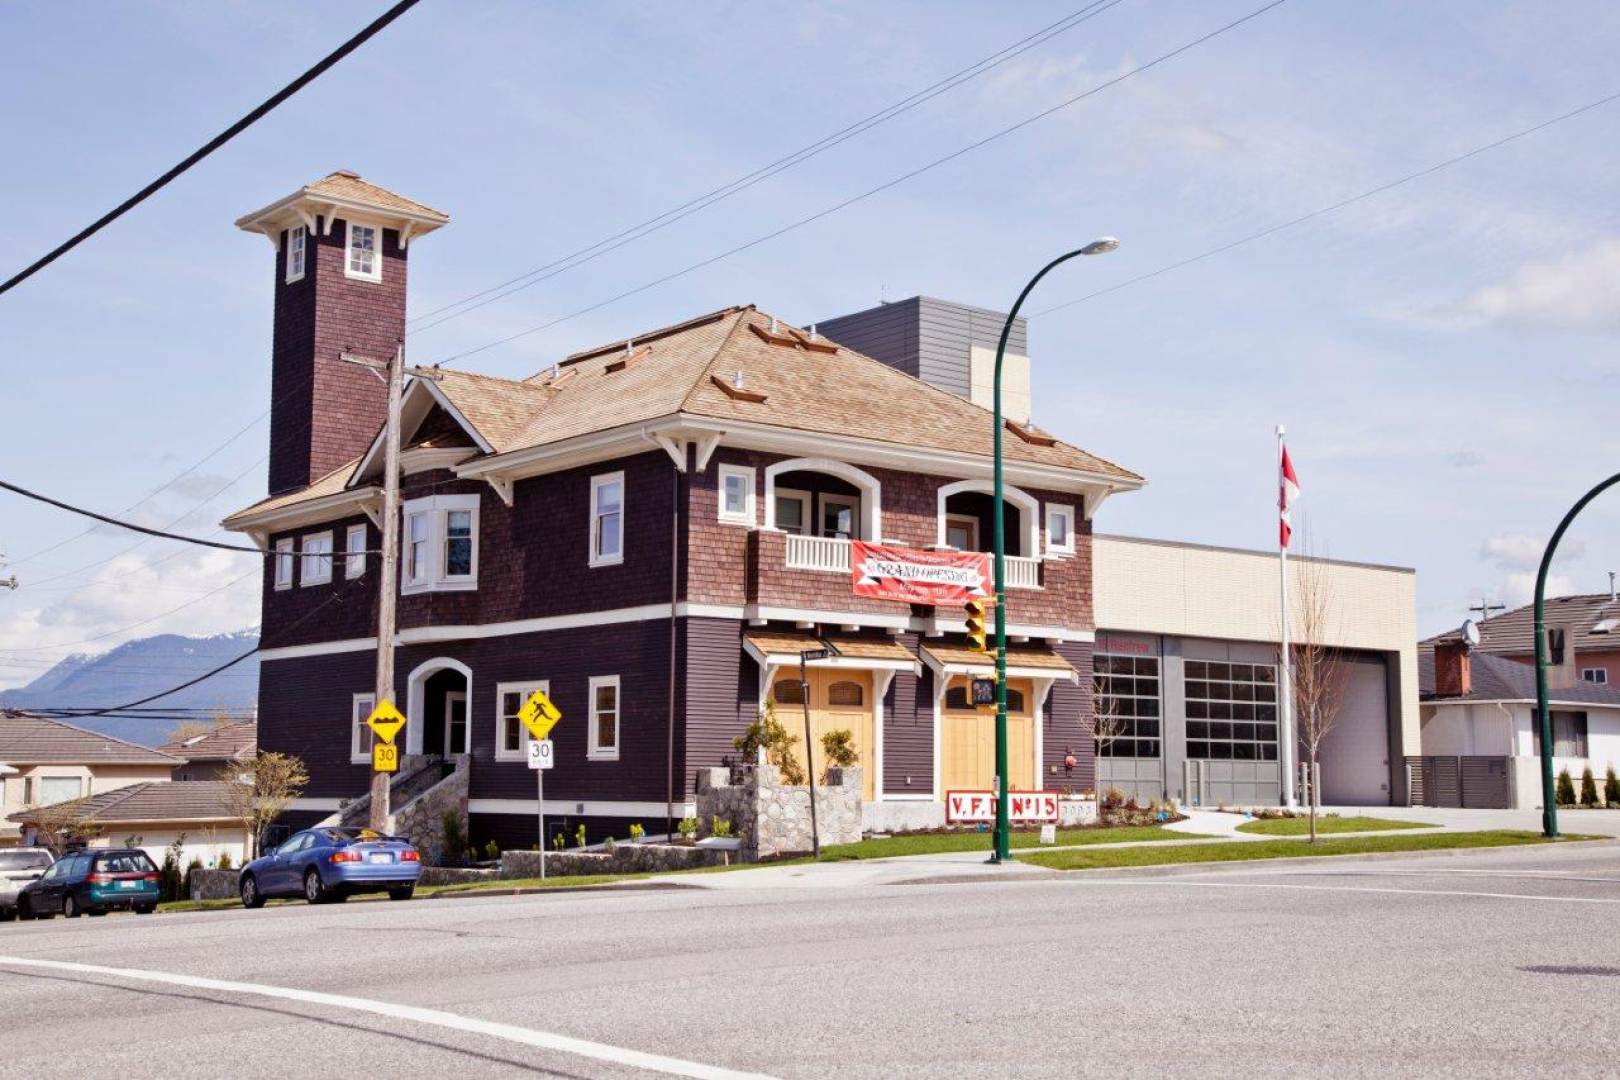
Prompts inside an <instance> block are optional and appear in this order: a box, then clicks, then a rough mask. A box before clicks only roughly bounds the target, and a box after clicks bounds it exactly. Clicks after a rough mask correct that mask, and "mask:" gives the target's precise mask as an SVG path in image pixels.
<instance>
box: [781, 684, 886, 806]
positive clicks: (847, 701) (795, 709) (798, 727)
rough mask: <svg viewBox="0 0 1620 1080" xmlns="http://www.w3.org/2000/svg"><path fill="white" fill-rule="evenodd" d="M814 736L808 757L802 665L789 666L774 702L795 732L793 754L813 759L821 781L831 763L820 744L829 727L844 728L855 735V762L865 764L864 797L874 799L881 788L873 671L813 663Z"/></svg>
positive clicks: (862, 787)
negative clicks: (800, 678) (800, 666)
mask: <svg viewBox="0 0 1620 1080" xmlns="http://www.w3.org/2000/svg"><path fill="white" fill-rule="evenodd" d="M808 676H809V680H810V738H811V741H812V743H813V745H812V746H811V755H810V757H809V758H808V759H806V757H805V752H804V708H803V705H802V704H801V701H802V700H803V699H802V698H801V697H800V696H799V669H798V668H796V667H794V668H784V669H783V670H782V671H781V672H779V673H778V674H777V676H776V682H775V683H774V684H773V685H772V687H771V700H772V701H773V702H774V703H775V708H776V719H777V720H778V721H779V722H780V723H781V724H782V726H784V727H786V728H787V730H788V734H790V735H792V736H793V754H794V756H795V757H797V758H798V759H799V761H800V762H804V761H806V760H808V761H809V765H808V767H809V768H812V769H814V770H815V775H816V783H818V784H819V783H820V782H821V776H822V771H823V770H824V769H825V768H826V766H827V763H826V761H825V760H824V755H823V752H822V749H821V737H822V736H823V735H825V734H826V733H827V732H829V731H838V730H844V731H848V732H849V733H850V734H851V735H852V736H853V737H854V743H855V753H856V756H857V760H856V764H858V765H860V767H861V798H863V799H865V800H866V801H868V802H870V801H872V799H873V797H874V792H876V790H877V776H876V775H875V774H876V762H875V760H874V753H873V751H874V749H875V748H876V746H877V725H876V723H875V722H874V713H875V710H874V707H873V703H872V673H871V672H870V671H849V670H847V669H841V668H814V667H813V668H810V669H809V672H808Z"/></svg>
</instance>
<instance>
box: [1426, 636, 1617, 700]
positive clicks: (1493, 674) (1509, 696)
mask: <svg viewBox="0 0 1620 1080" xmlns="http://www.w3.org/2000/svg"><path fill="white" fill-rule="evenodd" d="M1469 670H1470V672H1471V675H1470V681H1471V683H1472V688H1471V690H1470V692H1469V693H1467V694H1450V695H1446V696H1444V697H1442V696H1440V695H1439V694H1436V693H1435V692H1434V646H1433V645H1431V644H1427V643H1425V644H1423V645H1420V646H1419V647H1418V693H1419V694H1420V695H1421V696H1422V698H1423V700H1424V701H1435V702H1447V701H1532V702H1533V701H1535V700H1536V669H1535V666H1534V665H1533V664H1524V663H1520V662H1519V661H1517V660H1509V659H1508V658H1507V657H1505V656H1492V655H1491V654H1490V653H1487V652H1482V651H1480V650H1479V649H1475V650H1474V651H1473V653H1471V654H1470V656H1469ZM1547 701H1548V703H1549V704H1554V705H1556V704H1580V705H1611V706H1614V707H1616V708H1620V687H1616V686H1604V685H1602V684H1600V683H1589V682H1583V683H1579V684H1577V685H1575V686H1566V687H1562V688H1558V689H1549V690H1548V691H1547Z"/></svg>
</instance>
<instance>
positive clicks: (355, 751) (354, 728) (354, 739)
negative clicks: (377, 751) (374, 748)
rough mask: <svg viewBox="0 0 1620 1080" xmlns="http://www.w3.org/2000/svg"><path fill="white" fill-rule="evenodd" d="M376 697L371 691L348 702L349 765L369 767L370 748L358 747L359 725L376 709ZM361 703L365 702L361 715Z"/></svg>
mask: <svg viewBox="0 0 1620 1080" xmlns="http://www.w3.org/2000/svg"><path fill="white" fill-rule="evenodd" d="M376 701H377V695H376V694H374V693H372V692H371V691H369V690H368V691H367V692H366V693H364V694H355V695H354V697H353V698H352V699H351V700H350V702H349V764H351V765H370V764H371V747H369V746H366V747H362V746H361V745H360V725H361V724H363V723H364V722H365V719H366V717H367V716H370V715H371V710H372V709H374V708H376ZM361 702H365V712H364V714H362V713H361V711H360V708H361V705H360V703H361Z"/></svg>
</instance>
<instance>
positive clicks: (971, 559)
mask: <svg viewBox="0 0 1620 1080" xmlns="http://www.w3.org/2000/svg"><path fill="white" fill-rule="evenodd" d="M850 577H851V587H852V588H853V590H854V592H855V595H856V596H871V597H876V598H878V599H881V600H898V601H901V602H903V603H910V604H935V605H943V604H960V603H963V602H965V601H966V600H967V599H968V598H969V597H970V596H985V595H987V594H988V593H989V591H990V556H989V555H987V554H985V553H984V552H982V551H921V550H918V549H916V548H905V547H894V546H892V545H889V544H870V543H867V542H866V541H864V540H856V541H853V543H852V548H851V551H850Z"/></svg>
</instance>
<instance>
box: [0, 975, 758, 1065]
mask: <svg viewBox="0 0 1620 1080" xmlns="http://www.w3.org/2000/svg"><path fill="white" fill-rule="evenodd" d="M0 966H12V967H28V968H46V969H48V970H51V971H72V972H78V973H80V974H84V975H109V976H112V977H114V978H119V979H132V980H135V981H137V982H156V983H166V984H168V985H170V986H186V987H191V988H192V989H195V990H215V991H218V992H220V993H225V994H248V995H253V996H256V997H268V998H279V999H281V1000H284V1001H299V1002H303V1003H305V1004H308V1005H325V1006H329V1007H331V1008H335V1009H352V1010H354V1011H356V1012H367V1013H375V1014H376V1015H378V1016H386V1017H390V1018H391V1019H395V1020H409V1021H411V1022H413V1023H417V1024H428V1025H431V1026H434V1027H442V1028H450V1029H452V1030H454V1031H465V1032H469V1033H471V1034H474V1035H488V1036H490V1037H492V1038H496V1039H505V1040H506V1041H507V1042H514V1043H521V1044H523V1045H524V1046H534V1047H538V1048H540V1049H542V1050H555V1051H557V1052H559V1053H563V1054H574V1055H576V1056H578V1057H585V1058H591V1059H593V1060H596V1061H606V1062H610V1063H612V1064H614V1065H629V1066H631V1067H633V1068H637V1069H645V1070H647V1071H648V1072H658V1073H665V1074H667V1075H669V1076H691V1077H698V1078H701V1080H769V1078H768V1077H765V1076H764V1074H762V1073H746V1072H737V1071H735V1070H733V1069H722V1068H720V1067H719V1066H715V1065H704V1064H701V1063H699V1062H695V1061H682V1060H681V1059H680V1058H672V1057H664V1056H663V1055H661V1054H648V1053H644V1052H642V1051H640V1050H629V1049H626V1048H624V1047H622V1046H610V1045H608V1044H607V1043H599V1042H591V1041H589V1040H587V1039H575V1038H571V1037H569V1036H567V1035H555V1034H553V1033H551V1032H549V1031H536V1030H534V1029H533V1028H526V1027H518V1026H517V1025H515V1024H502V1023H497V1022H496V1021H493V1020H477V1019H474V1018H473V1017H470V1016H459V1015H457V1014H456V1013H451V1012H444V1011H443V1010H440V1009H423V1008H419V1007H417V1006H414V1005H396V1004H394V1003H393V1002H388V1001H373V1000H371V999H370V998H358V997H349V996H347V995H345V994H326V993H321V992H320V991H318V990H298V989H294V988H292V987H286V986H267V985H264V984H262V983H245V982H229V981H226V980H223V979H203V978H199V977H197V976H195V975H174V974H170V973H169V972H166V971H143V970H140V969H136V968H115V967H103V966H101V965H99V964H75V963H70V962H68V961H65V960H39V959H34V958H31V957H22V956H0Z"/></svg>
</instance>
